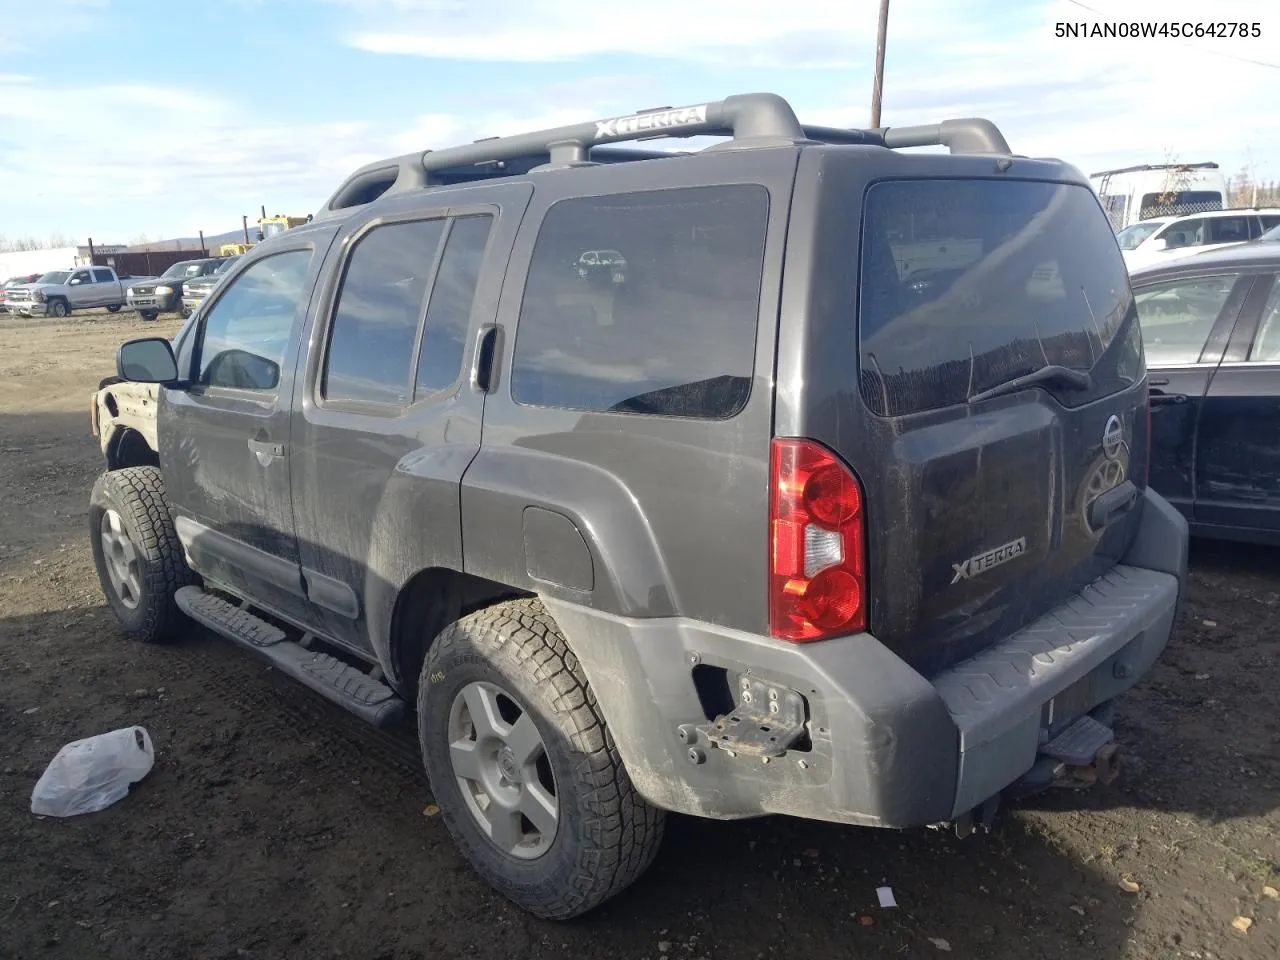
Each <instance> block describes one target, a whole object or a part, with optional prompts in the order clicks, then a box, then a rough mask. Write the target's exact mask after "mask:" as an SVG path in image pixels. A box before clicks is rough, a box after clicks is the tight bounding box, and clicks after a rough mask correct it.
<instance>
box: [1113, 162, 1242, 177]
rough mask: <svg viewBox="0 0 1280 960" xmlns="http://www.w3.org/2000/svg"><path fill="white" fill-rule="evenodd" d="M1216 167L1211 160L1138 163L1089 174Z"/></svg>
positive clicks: (1215, 168) (1212, 168) (1211, 168)
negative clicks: (1201, 161) (1200, 161)
mask: <svg viewBox="0 0 1280 960" xmlns="http://www.w3.org/2000/svg"><path fill="white" fill-rule="evenodd" d="M1217 169H1218V165H1217V164H1216V163H1214V162H1213V161H1212V160H1206V161H1205V162H1203V163H1139V164H1135V165H1134V166H1132V167H1117V168H1116V169H1114V170H1099V171H1098V172H1097V173H1091V174H1089V177H1090V178H1091V179H1092V178H1094V177H1109V176H1113V175H1114V174H1117V173H1145V172H1147V171H1149V170H1217Z"/></svg>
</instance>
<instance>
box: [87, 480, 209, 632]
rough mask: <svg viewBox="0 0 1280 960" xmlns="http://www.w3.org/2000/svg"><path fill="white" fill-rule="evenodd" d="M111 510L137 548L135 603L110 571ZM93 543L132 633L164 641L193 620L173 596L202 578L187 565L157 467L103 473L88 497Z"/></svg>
mask: <svg viewBox="0 0 1280 960" xmlns="http://www.w3.org/2000/svg"><path fill="white" fill-rule="evenodd" d="M107 510H115V511H116V513H117V514H119V516H120V519H121V521H122V523H123V525H124V529H125V531H126V532H127V533H128V536H129V541H130V543H131V544H132V545H133V548H134V550H135V551H136V552H137V556H138V565H139V573H140V577H139V581H140V584H141V596H140V597H139V602H138V604H137V606H136V607H133V608H130V607H128V606H127V605H126V604H125V603H124V602H123V601H122V600H121V598H120V596H119V595H118V594H117V592H116V590H115V588H114V587H113V586H112V584H111V579H110V577H109V575H108V574H107V569H106V559H105V555H104V548H103V544H102V536H101V529H102V518H103V515H104V514H105V513H106V511H107ZM89 542H90V546H91V547H92V549H93V564H94V567H95V568H96V569H97V571H98V580H99V583H100V584H101V586H102V592H103V595H104V596H105V597H106V598H107V604H108V605H109V606H110V607H111V610H112V612H113V613H115V615H116V619H117V620H119V622H120V626H121V628H122V629H123V630H124V632H125V633H126V634H127V635H129V636H130V637H132V638H134V639H137V640H141V641H143V642H145V643H161V642H164V641H166V640H170V639H172V638H173V637H174V636H175V634H176V633H177V632H179V631H180V630H181V629H182V628H183V627H184V626H186V625H188V623H189V621H188V620H187V618H186V615H185V614H183V613H182V611H181V610H179V609H178V605H177V604H176V603H175V602H174V599H173V596H174V594H175V593H177V591H178V589H179V588H180V587H185V586H187V585H189V584H193V583H198V582H199V578H198V577H197V576H196V575H195V574H194V573H193V572H192V570H191V568H190V567H188V566H187V561H186V557H185V556H184V554H183V550H182V543H181V542H180V541H179V540H178V534H177V532H176V531H175V530H174V528H173V515H172V513H171V511H170V507H169V501H168V499H167V498H166V496H165V492H164V481H163V479H162V478H161V476H160V471H159V469H158V468H156V467H125V468H123V469H121V470H108V471H107V472H105V473H103V474H102V475H100V476H99V477H98V480H97V482H96V483H95V484H94V485H93V492H92V493H91V494H90V497H89Z"/></svg>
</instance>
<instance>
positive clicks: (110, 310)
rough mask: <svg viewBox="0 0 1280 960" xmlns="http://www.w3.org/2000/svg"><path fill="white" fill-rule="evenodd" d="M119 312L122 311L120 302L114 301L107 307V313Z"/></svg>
mask: <svg viewBox="0 0 1280 960" xmlns="http://www.w3.org/2000/svg"><path fill="white" fill-rule="evenodd" d="M119 312H120V304H118V303H113V304H110V305H108V307H107V313H119Z"/></svg>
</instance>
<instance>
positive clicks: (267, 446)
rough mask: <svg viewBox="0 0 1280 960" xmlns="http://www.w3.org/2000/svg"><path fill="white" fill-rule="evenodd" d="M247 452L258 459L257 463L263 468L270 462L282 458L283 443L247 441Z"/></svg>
mask: <svg viewBox="0 0 1280 960" xmlns="http://www.w3.org/2000/svg"><path fill="white" fill-rule="evenodd" d="M249 451H250V452H251V453H252V454H253V455H254V456H255V457H257V458H258V462H259V463H260V464H262V465H263V466H264V467H265V466H267V465H268V464H270V463H271V461H272V460H279V459H280V458H281V457H283V456H284V444H283V443H271V442H269V441H266V440H253V439H250V440H249Z"/></svg>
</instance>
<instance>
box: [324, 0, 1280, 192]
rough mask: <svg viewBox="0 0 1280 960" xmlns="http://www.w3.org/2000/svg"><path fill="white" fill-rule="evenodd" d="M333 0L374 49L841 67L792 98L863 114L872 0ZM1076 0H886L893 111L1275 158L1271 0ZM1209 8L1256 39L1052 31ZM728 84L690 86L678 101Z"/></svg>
mask: <svg viewBox="0 0 1280 960" xmlns="http://www.w3.org/2000/svg"><path fill="white" fill-rule="evenodd" d="M333 2H336V3H338V4H340V5H356V4H358V5H359V7H360V10H361V15H360V16H359V18H358V21H359V23H360V24H361V26H360V27H359V28H356V29H353V30H352V31H351V32H350V33H349V35H348V38H347V39H348V42H349V43H351V44H352V45H354V46H356V47H358V48H359V49H362V50H365V51H369V52H373V53H384V54H405V55H417V56H421V57H428V58H434V59H440V60H480V61H502V62H525V63H533V62H562V61H574V60H587V59H590V58H607V57H611V56H618V55H628V56H630V57H648V58H652V59H653V60H655V61H668V62H670V63H672V64H673V66H675V67H676V68H677V69H681V70H682V71H685V72H686V74H685V75H686V76H687V75H689V74H688V73H687V71H689V70H692V69H697V68H707V67H710V68H712V69H714V70H718V71H720V72H721V73H722V74H723V73H724V72H725V68H726V67H730V66H731V67H736V68H751V67H758V66H777V65H785V66H788V67H792V68H804V67H823V68H831V67H841V68H843V69H845V70H847V71H848V75H849V79H850V83H849V84H847V85H845V84H842V85H841V86H842V88H843V89H844V90H845V91H847V90H849V89H852V90H855V91H856V94H857V96H856V100H855V101H854V102H855V103H856V104H857V105H856V106H842V104H848V103H849V102H850V100H849V95H848V94H847V93H845V92H841V93H839V94H835V93H826V94H822V93H817V92H815V90H814V86H815V84H814V83H813V82H812V81H807V80H805V79H803V77H804V73H803V72H793V74H792V75H793V76H794V77H795V78H796V79H795V81H794V82H795V86H796V88H797V91H796V94H793V95H792V96H793V104H794V105H795V106H796V108H797V110H798V111H799V112H800V113H801V114H802V118H804V119H808V118H810V117H813V118H815V119H831V118H838V122H840V123H842V124H845V125H862V124H865V123H866V117H867V107H866V106H865V105H864V104H866V102H867V100H869V89H870V74H871V65H872V57H873V50H874V34H875V24H876V10H877V6H878V4H877V0H860V2H858V3H854V4H850V3H849V2H848V0H809V2H806V3H798V4H792V5H790V6H788V7H786V9H785V12H782V11H780V8H779V6H778V5H777V3H776V2H774V0H704V2H703V3H700V4H689V3H687V2H686V0H649V2H647V3H645V4H615V5H612V6H611V7H610V8H609V14H608V16H593V15H584V7H583V6H582V4H581V2H580V0H489V2H487V3H484V4H475V3H471V2H469V0H333ZM1081 2H1082V3H1083V4H1084V6H1081V5H1080V4H1076V3H1072V2H1070V0H1041V2H1029V3H1026V4H1019V5H1010V4H1008V3H1007V2H1004V0H894V3H893V4H892V6H891V8H890V20H889V37H888V56H887V66H886V80H885V92H884V107H883V121H884V122H885V123H892V124H898V125H901V124H909V123H919V122H933V121H936V120H938V119H942V118H945V117H948V116H972V115H984V116H988V117H990V118H991V119H993V120H995V121H996V122H997V123H998V124H999V125H1000V126H1001V127H1002V129H1004V130H1005V132H1006V135H1007V136H1008V137H1009V138H1010V140H1011V143H1012V146H1013V148H1014V149H1015V151H1018V152H1027V153H1034V154H1038V155H1051V156H1057V157H1061V158H1063V159H1067V160H1069V161H1071V162H1075V163H1079V164H1082V165H1085V166H1089V165H1092V164H1096V163H1109V162H1112V161H1126V162H1127V161H1130V160H1134V161H1160V160H1162V159H1164V157H1165V155H1166V153H1168V154H1172V155H1177V156H1178V157H1179V158H1180V159H1183V160H1190V159H1198V158H1201V157H1206V158H1209V159H1219V160H1222V161H1223V162H1224V163H1225V164H1227V165H1233V164H1239V163H1242V162H1244V160H1243V158H1244V156H1245V153H1246V151H1247V150H1248V149H1249V148H1252V151H1253V154H1254V155H1255V157H1256V158H1266V157H1267V156H1268V155H1270V156H1280V82H1278V81H1280V70H1276V69H1270V68H1267V67H1264V66H1259V65H1256V64H1251V63H1247V62H1243V61H1242V60H1241V59H1240V58H1245V59H1253V60H1260V61H1264V62H1280V55H1276V54H1275V53H1274V52H1273V51H1274V49H1275V48H1274V42H1275V41H1274V37H1273V36H1272V35H1271V34H1272V31H1273V30H1274V29H1276V28H1280V22H1277V21H1276V19H1275V17H1274V15H1271V16H1268V14H1270V13H1271V11H1272V10H1273V9H1274V7H1273V0H1217V2H1215V3H1214V4H1213V5H1212V7H1210V8H1206V7H1205V5H1204V4H1203V3H1201V2H1199V0H1081ZM1085 7H1091V8H1093V9H1094V10H1097V11H1099V12H1100V14H1101V15H1099V14H1097V13H1093V12H1091V11H1090V10H1088V9H1085ZM596 9H597V10H598V9H599V8H596ZM1209 22H1215V23H1234V24H1241V25H1248V29H1246V33H1248V34H1251V33H1252V29H1251V28H1252V25H1254V24H1258V25H1260V32H1261V34H1262V36H1261V37H1253V36H1251V35H1246V36H1233V37H1225V38H1214V37H1207V36H1205V37H1200V38H1195V37H1192V38H1191V39H1181V38H1174V37H1160V36H1140V37H1136V38H1121V37H1116V38H1106V37H1095V36H1086V37H1075V38H1072V37H1059V36H1057V35H1056V29H1055V28H1056V25H1057V24H1058V23H1064V24H1073V25H1082V24H1084V25H1093V24H1100V23H1113V24H1116V23H1123V24H1126V25H1128V24H1135V23H1142V24H1145V25H1149V26H1151V27H1158V26H1159V25H1160V24H1164V23H1177V24H1181V25H1185V26H1186V27H1187V28H1190V29H1191V31H1192V32H1194V27H1195V25H1197V24H1206V23H1209ZM369 24H376V26H369ZM667 69H668V68H666V67H663V66H660V65H655V70H658V71H664V70H667ZM832 75H833V74H832V73H828V74H824V78H825V77H826V76H832ZM709 76H710V77H711V78H713V79H714V78H715V76H716V75H715V74H710V75H709ZM719 82H723V81H719ZM801 90H803V93H801V92H800V91H801ZM864 90H865V91H867V94H868V95H867V96H866V97H865V99H864V95H863V91H864ZM728 92H732V91H728V90H720V89H716V90H707V89H705V87H704V88H702V89H690V90H689V95H688V97H687V98H686V102H696V101H698V100H700V99H708V98H711V97H716V96H720V95H723V94H725V93H728ZM797 94H798V95H797ZM580 118H581V116H579V117H578V119H580ZM1272 163H1277V162H1276V161H1272ZM1265 166H1266V161H1265V159H1264V167H1265ZM1264 173H1265V170H1264ZM1270 175H1272V176H1277V177H1280V168H1278V167H1277V166H1272V167H1271V168H1270Z"/></svg>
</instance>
